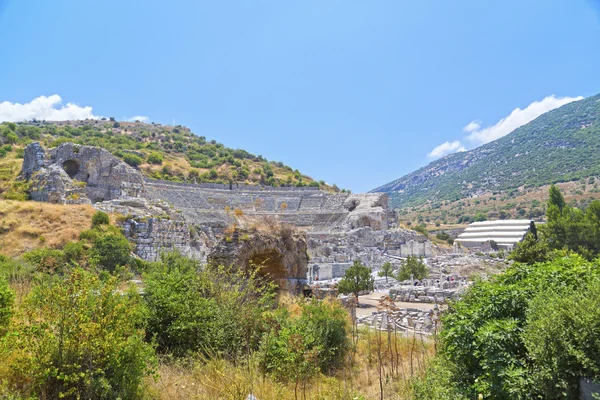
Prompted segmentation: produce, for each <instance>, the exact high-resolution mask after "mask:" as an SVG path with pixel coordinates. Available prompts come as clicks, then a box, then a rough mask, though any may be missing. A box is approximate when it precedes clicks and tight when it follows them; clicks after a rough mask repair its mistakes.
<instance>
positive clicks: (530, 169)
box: [372, 94, 600, 208]
mask: <svg viewBox="0 0 600 400" xmlns="http://www.w3.org/2000/svg"><path fill="white" fill-rule="evenodd" d="M599 174H600V94H599V95H595V96H592V97H588V98H586V99H583V100H579V101H576V102H572V103H569V104H566V105H564V106H562V107H559V108H557V109H555V110H552V111H549V112H547V113H545V114H543V115H541V116H539V117H538V118H536V119H535V120H533V121H531V122H529V123H528V124H526V125H523V126H522V127H520V128H517V129H515V130H514V131H513V132H511V133H510V134H508V135H506V136H504V137H502V138H500V139H497V140H495V141H493V142H490V143H487V144H485V145H483V146H480V147H477V148H475V149H473V150H469V151H465V152H460V153H454V154H450V155H448V156H445V157H443V158H441V159H439V160H436V161H433V162H431V163H429V164H428V165H426V166H425V167H423V168H420V169H418V170H417V171H415V172H412V173H410V174H408V175H405V176H403V177H402V178H400V179H396V180H394V181H392V182H390V183H388V184H385V185H383V186H380V187H378V188H376V189H374V190H372V192H385V193H388V194H389V197H390V205H391V206H393V207H395V208H401V207H404V206H415V205H419V204H423V203H425V202H432V201H440V200H449V201H455V200H458V199H461V198H465V197H472V196H474V195H478V194H482V193H486V192H493V191H498V192H501V191H507V190H511V189H516V188H519V187H521V186H532V187H534V186H541V185H546V184H550V183H556V182H567V181H572V180H577V179H580V178H585V177H589V176H597V175H599Z"/></svg>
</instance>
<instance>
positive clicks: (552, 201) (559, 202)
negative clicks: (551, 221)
mask: <svg viewBox="0 0 600 400" xmlns="http://www.w3.org/2000/svg"><path fill="white" fill-rule="evenodd" d="M549 192H550V197H549V199H548V208H550V207H551V206H556V207H557V208H558V210H559V211H562V210H563V209H564V208H565V205H566V203H565V198H564V197H563V195H562V193H561V192H560V189H558V188H557V187H556V186H555V185H551V186H550V190H549Z"/></svg>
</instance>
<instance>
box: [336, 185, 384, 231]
mask: <svg viewBox="0 0 600 400" xmlns="http://www.w3.org/2000/svg"><path fill="white" fill-rule="evenodd" d="M344 208H346V209H347V210H348V211H349V212H348V216H347V217H346V218H345V219H344V221H343V222H342V224H341V226H342V228H344V229H357V228H363V227H370V228H373V230H385V229H388V196H387V195H386V194H384V193H363V194H351V195H350V196H348V198H347V199H346V201H344Z"/></svg>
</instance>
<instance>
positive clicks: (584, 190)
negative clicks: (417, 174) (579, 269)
mask: <svg viewBox="0 0 600 400" xmlns="http://www.w3.org/2000/svg"><path fill="white" fill-rule="evenodd" d="M599 185H600V180H599V178H598V177H590V178H585V179H579V180H577V181H571V182H562V183H558V184H556V186H558V187H559V188H560V190H561V191H562V192H563V193H564V196H565V199H566V201H567V203H568V204H569V205H571V206H573V207H578V208H585V207H586V206H587V205H588V204H589V203H590V202H592V201H593V200H594V199H597V198H598V193H600V186H599ZM549 186H550V185H544V186H537V187H532V188H525V187H521V188H519V189H514V190H508V191H505V192H490V193H484V194H482V195H480V196H478V197H474V198H465V199H460V200H456V201H448V200H441V201H436V202H428V203H423V204H419V205H416V206H412V207H403V208H402V209H401V210H400V211H398V216H399V220H400V222H401V224H402V225H403V226H405V227H414V226H418V225H421V224H424V225H426V228H427V229H428V230H439V229H453V228H457V227H464V226H466V225H467V224H469V223H471V222H475V221H486V220H496V219H533V220H536V221H543V220H544V219H545V213H546V199H547V198H548V189H549Z"/></svg>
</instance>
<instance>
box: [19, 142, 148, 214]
mask: <svg viewBox="0 0 600 400" xmlns="http://www.w3.org/2000/svg"><path fill="white" fill-rule="evenodd" d="M21 176H22V177H23V178H24V179H28V180H30V181H31V193H30V195H31V198H32V199H33V200H36V201H47V202H51V203H62V204H72V203H90V202H91V203H95V202H98V201H104V200H111V199H117V198H122V197H128V196H133V197H135V196H139V195H140V194H141V192H142V186H143V178H142V175H141V173H140V172H139V171H137V170H135V169H134V168H132V167H130V166H129V165H127V164H125V163H124V162H122V161H120V160H119V159H117V158H116V157H114V156H113V155H112V154H110V153H109V152H108V151H106V150H104V149H102V148H99V147H93V146H80V145H76V144H73V143H64V144H62V145H60V146H58V147H56V148H54V149H51V150H49V151H45V150H44V149H43V148H42V147H41V146H40V144H39V143H37V142H35V143H32V144H30V145H29V146H27V148H26V149H25V154H24V159H23V170H22V172H21Z"/></svg>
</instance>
